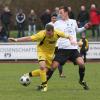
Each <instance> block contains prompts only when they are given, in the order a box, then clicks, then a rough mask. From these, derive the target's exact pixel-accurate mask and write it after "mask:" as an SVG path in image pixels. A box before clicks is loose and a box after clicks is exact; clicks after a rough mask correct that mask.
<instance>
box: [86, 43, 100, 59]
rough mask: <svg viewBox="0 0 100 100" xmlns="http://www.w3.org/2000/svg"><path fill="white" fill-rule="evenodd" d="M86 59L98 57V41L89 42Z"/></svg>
mask: <svg viewBox="0 0 100 100" xmlns="http://www.w3.org/2000/svg"><path fill="white" fill-rule="evenodd" d="M87 59H100V42H89V51H88V52H87Z"/></svg>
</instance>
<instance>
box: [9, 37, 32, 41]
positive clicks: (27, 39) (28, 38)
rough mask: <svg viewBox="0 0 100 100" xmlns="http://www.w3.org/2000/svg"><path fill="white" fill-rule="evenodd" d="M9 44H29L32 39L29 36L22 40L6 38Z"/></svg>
mask: <svg viewBox="0 0 100 100" xmlns="http://www.w3.org/2000/svg"><path fill="white" fill-rule="evenodd" d="M8 41H9V42H31V41H32V39H31V37H30V36H28V37H22V38H8Z"/></svg>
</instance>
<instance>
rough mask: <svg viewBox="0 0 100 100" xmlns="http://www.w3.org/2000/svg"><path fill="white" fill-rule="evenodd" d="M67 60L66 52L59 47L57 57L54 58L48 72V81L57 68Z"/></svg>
mask: <svg viewBox="0 0 100 100" xmlns="http://www.w3.org/2000/svg"><path fill="white" fill-rule="evenodd" d="M66 61H67V56H66V52H65V51H63V50H62V49H59V50H58V52H57V53H56V54H55V58H54V59H53V62H52V65H51V68H50V69H49V71H48V72H47V81H48V80H49V79H50V78H51V77H52V75H53V73H54V71H55V69H56V68H57V67H58V66H59V65H64V64H65V62H66Z"/></svg>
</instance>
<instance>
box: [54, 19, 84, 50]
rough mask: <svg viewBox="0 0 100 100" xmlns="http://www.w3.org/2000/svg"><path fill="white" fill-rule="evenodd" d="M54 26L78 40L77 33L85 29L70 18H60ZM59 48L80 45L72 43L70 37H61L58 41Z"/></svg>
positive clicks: (70, 47) (72, 47)
mask: <svg viewBox="0 0 100 100" xmlns="http://www.w3.org/2000/svg"><path fill="white" fill-rule="evenodd" d="M54 28H55V29H58V30H60V31H63V32H64V33H65V34H69V35H71V36H72V37H73V38H74V40H75V41H76V42H77V38H76V33H77V32H82V31H84V30H85V28H84V27H82V28H78V26H77V22H76V20H73V19H68V20H66V21H63V20H58V21H56V22H55V24H54ZM57 45H58V49H77V48H78V45H71V43H70V41H69V39H66V38H59V39H58V41H57Z"/></svg>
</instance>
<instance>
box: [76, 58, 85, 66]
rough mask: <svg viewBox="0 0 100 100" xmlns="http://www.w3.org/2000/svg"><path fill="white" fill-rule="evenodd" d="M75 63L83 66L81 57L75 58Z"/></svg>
mask: <svg viewBox="0 0 100 100" xmlns="http://www.w3.org/2000/svg"><path fill="white" fill-rule="evenodd" d="M76 63H77V64H78V65H83V64H84V60H83V58H82V57H77V58H76Z"/></svg>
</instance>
